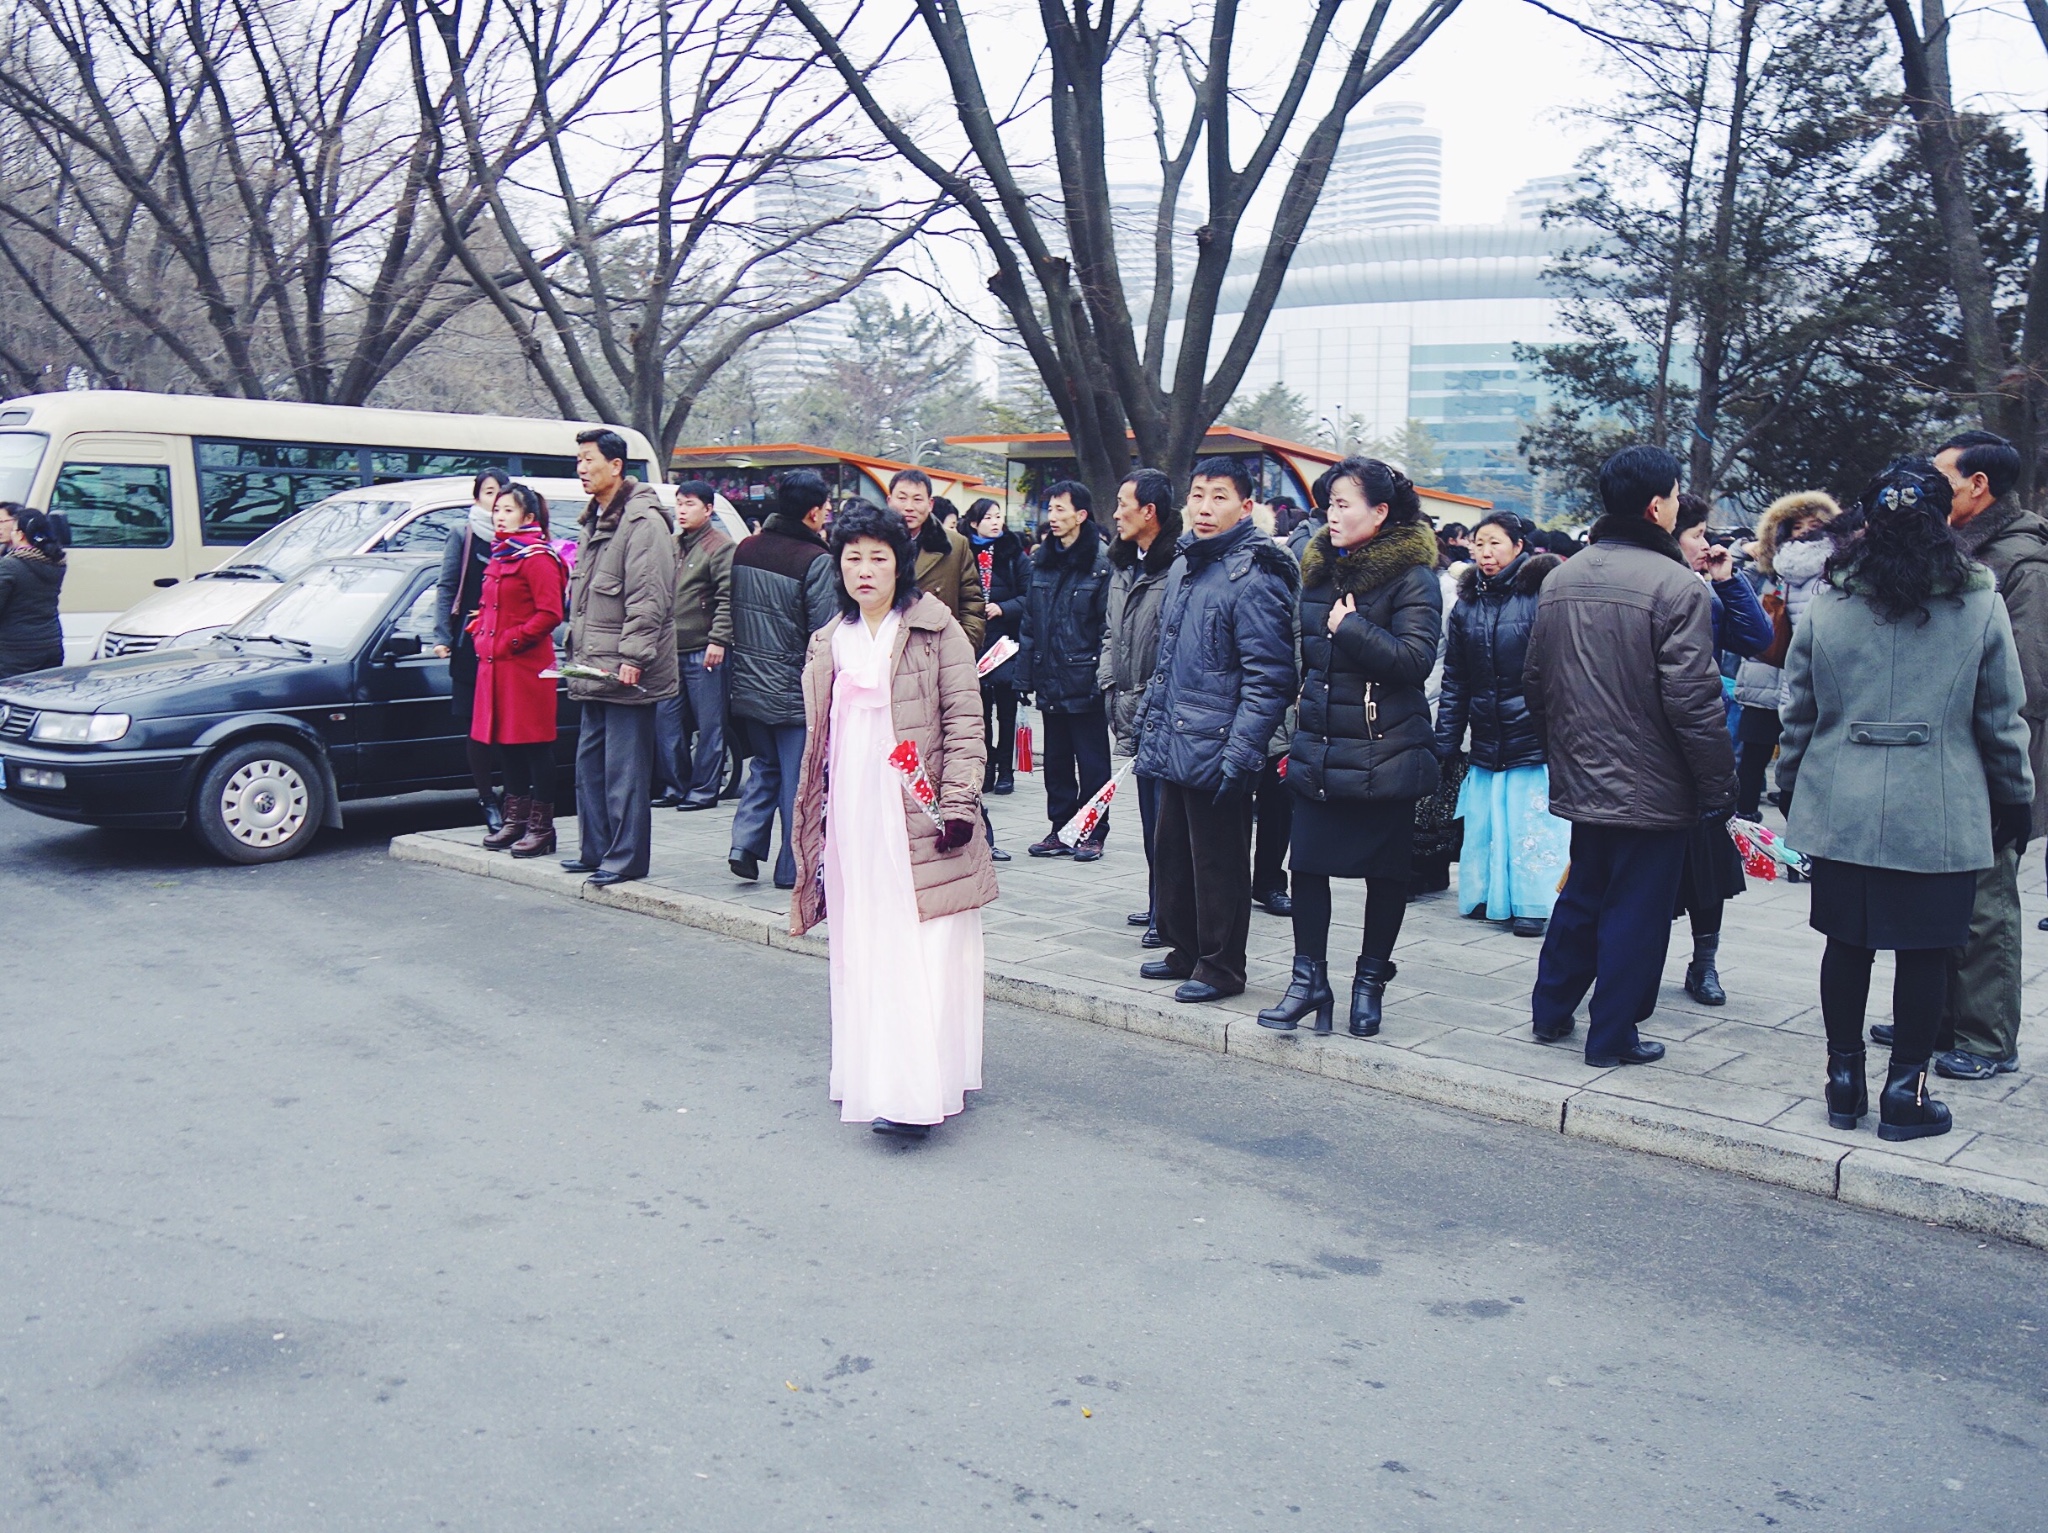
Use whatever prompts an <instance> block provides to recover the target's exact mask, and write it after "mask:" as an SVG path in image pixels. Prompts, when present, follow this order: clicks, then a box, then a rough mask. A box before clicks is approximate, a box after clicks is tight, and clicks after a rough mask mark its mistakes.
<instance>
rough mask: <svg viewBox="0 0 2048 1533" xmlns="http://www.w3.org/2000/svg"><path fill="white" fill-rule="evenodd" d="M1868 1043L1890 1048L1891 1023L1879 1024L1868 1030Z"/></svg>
mask: <svg viewBox="0 0 2048 1533" xmlns="http://www.w3.org/2000/svg"><path fill="white" fill-rule="evenodd" d="M1870 1041H1871V1042H1872V1043H1877V1044H1882V1045H1883V1046H1884V1047H1886V1048H1890V1047H1891V1046H1892V1025H1891V1023H1889V1022H1879V1023H1877V1024H1876V1025H1875V1026H1873V1027H1872V1028H1871V1029H1870Z"/></svg>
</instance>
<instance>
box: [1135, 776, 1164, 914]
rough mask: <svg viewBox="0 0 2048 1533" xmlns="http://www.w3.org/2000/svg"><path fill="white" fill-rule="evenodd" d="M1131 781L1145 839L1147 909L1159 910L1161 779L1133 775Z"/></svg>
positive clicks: (1139, 821) (1139, 822)
mask: <svg viewBox="0 0 2048 1533" xmlns="http://www.w3.org/2000/svg"><path fill="white" fill-rule="evenodd" d="M1131 781H1132V782H1133V783H1134V784H1136V786H1137V790H1138V824H1139V826H1140V828H1141V829H1142V830H1143V832H1144V837H1145V908H1146V909H1147V910H1150V911H1156V910H1158V909H1159V896H1158V895H1157V894H1155V893H1154V892H1153V891H1154V890H1155V889H1156V888H1157V887H1158V885H1159V862H1158V854H1157V852H1156V850H1155V848H1156V846H1157V844H1158V840H1159V779H1158V778H1156V777H1140V776H1139V775H1138V774H1137V773H1136V772H1133V773H1131Z"/></svg>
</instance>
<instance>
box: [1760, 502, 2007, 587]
mask: <svg viewBox="0 0 2048 1533" xmlns="http://www.w3.org/2000/svg"><path fill="white" fill-rule="evenodd" d="M1978 520H1979V521H1982V520H1983V518H1982V517H1979V518H1978ZM1834 551H1835V545H1834V544H1833V543H1831V542H1830V541H1829V540H1828V539H1826V538H1824V537H1821V538H1803V539H1801V540H1800V541H1799V542H1797V543H1781V544H1779V545H1778V548H1777V550H1776V552H1775V553H1774V554H1773V556H1772V559H1771V573H1772V574H1773V575H1775V576H1776V577H1777V578H1778V580H1779V582H1780V583H1781V584H1783V585H1788V586H1796V585H1804V584H1805V583H1806V582H1807V581H1809V580H1813V579H1816V578H1818V577H1819V575H1820V572H1821V569H1822V567H1823V566H1825V565H1826V564H1827V562H1828V555H1830V554H1832V553H1833V552H1834Z"/></svg>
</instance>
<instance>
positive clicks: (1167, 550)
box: [1109, 532, 1180, 575]
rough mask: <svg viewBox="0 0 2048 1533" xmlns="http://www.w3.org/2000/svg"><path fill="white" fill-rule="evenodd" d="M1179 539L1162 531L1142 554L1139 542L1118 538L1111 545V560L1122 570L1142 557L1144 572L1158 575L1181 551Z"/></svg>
mask: <svg viewBox="0 0 2048 1533" xmlns="http://www.w3.org/2000/svg"><path fill="white" fill-rule="evenodd" d="M1179 541H1180V540H1179V539H1177V538H1169V537H1168V536H1167V535H1166V534H1165V533H1164V532H1161V533H1159V534H1158V535H1157V536H1156V537H1154V538H1153V539H1152V546H1151V547H1150V548H1148V549H1146V550H1145V552H1144V553H1143V554H1142V555H1141V554H1140V553H1139V552H1138V545H1137V544H1135V543H1129V542H1126V541H1125V540H1124V539H1122V538H1118V539H1116V540H1115V541H1114V542H1112V543H1111V544H1110V545H1109V562H1110V563H1111V564H1113V565H1115V566H1116V567H1117V568H1118V569H1120V570H1127V569H1129V568H1130V567H1131V566H1132V565H1134V564H1136V563H1137V562H1138V561H1139V560H1140V559H1141V558H1142V559H1143V560H1144V571H1143V573H1144V574H1147V575H1157V574H1160V573H1161V572H1162V571H1164V570H1165V569H1166V568H1167V567H1168V566H1170V565H1171V564H1172V563H1173V556H1174V555H1175V554H1177V553H1179V552H1180V548H1179V546H1178V545H1179Z"/></svg>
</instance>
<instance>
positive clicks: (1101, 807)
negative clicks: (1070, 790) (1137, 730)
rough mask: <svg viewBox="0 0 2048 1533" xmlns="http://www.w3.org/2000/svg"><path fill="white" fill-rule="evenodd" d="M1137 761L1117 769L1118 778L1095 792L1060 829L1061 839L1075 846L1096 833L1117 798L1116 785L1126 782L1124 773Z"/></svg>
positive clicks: (1112, 779) (1115, 777)
mask: <svg viewBox="0 0 2048 1533" xmlns="http://www.w3.org/2000/svg"><path fill="white" fill-rule="evenodd" d="M1136 765H1137V763H1136V762H1135V761H1126V762H1125V763H1124V764H1123V765H1122V766H1121V767H1119V768H1118V769H1117V774H1116V776H1114V777H1112V778H1110V780H1109V781H1108V782H1106V783H1104V784H1103V785H1102V786H1101V787H1099V788H1097V789H1096V790H1095V796H1094V797H1093V798H1091V799H1089V800H1088V802H1087V803H1085V804H1083V805H1082V806H1081V807H1080V809H1078V810H1077V811H1075V814H1074V817H1073V818H1072V819H1071V820H1069V821H1067V823H1066V824H1064V825H1062V826H1061V827H1060V828H1059V838H1060V840H1061V841H1063V842H1064V843H1066V844H1067V845H1068V846H1073V845H1075V844H1076V843H1077V842H1079V841H1081V840H1082V839H1084V838H1085V837H1088V836H1091V835H1093V834H1094V833H1095V827H1096V826H1098V825H1100V824H1101V823H1102V817H1103V816H1104V815H1105V814H1108V813H1109V801H1110V800H1111V799H1113V798H1115V797H1116V785H1117V784H1118V783H1120V782H1122V781H1123V780H1124V773H1126V772H1128V771H1129V770H1130V769H1131V768H1132V767H1134V766H1136Z"/></svg>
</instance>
